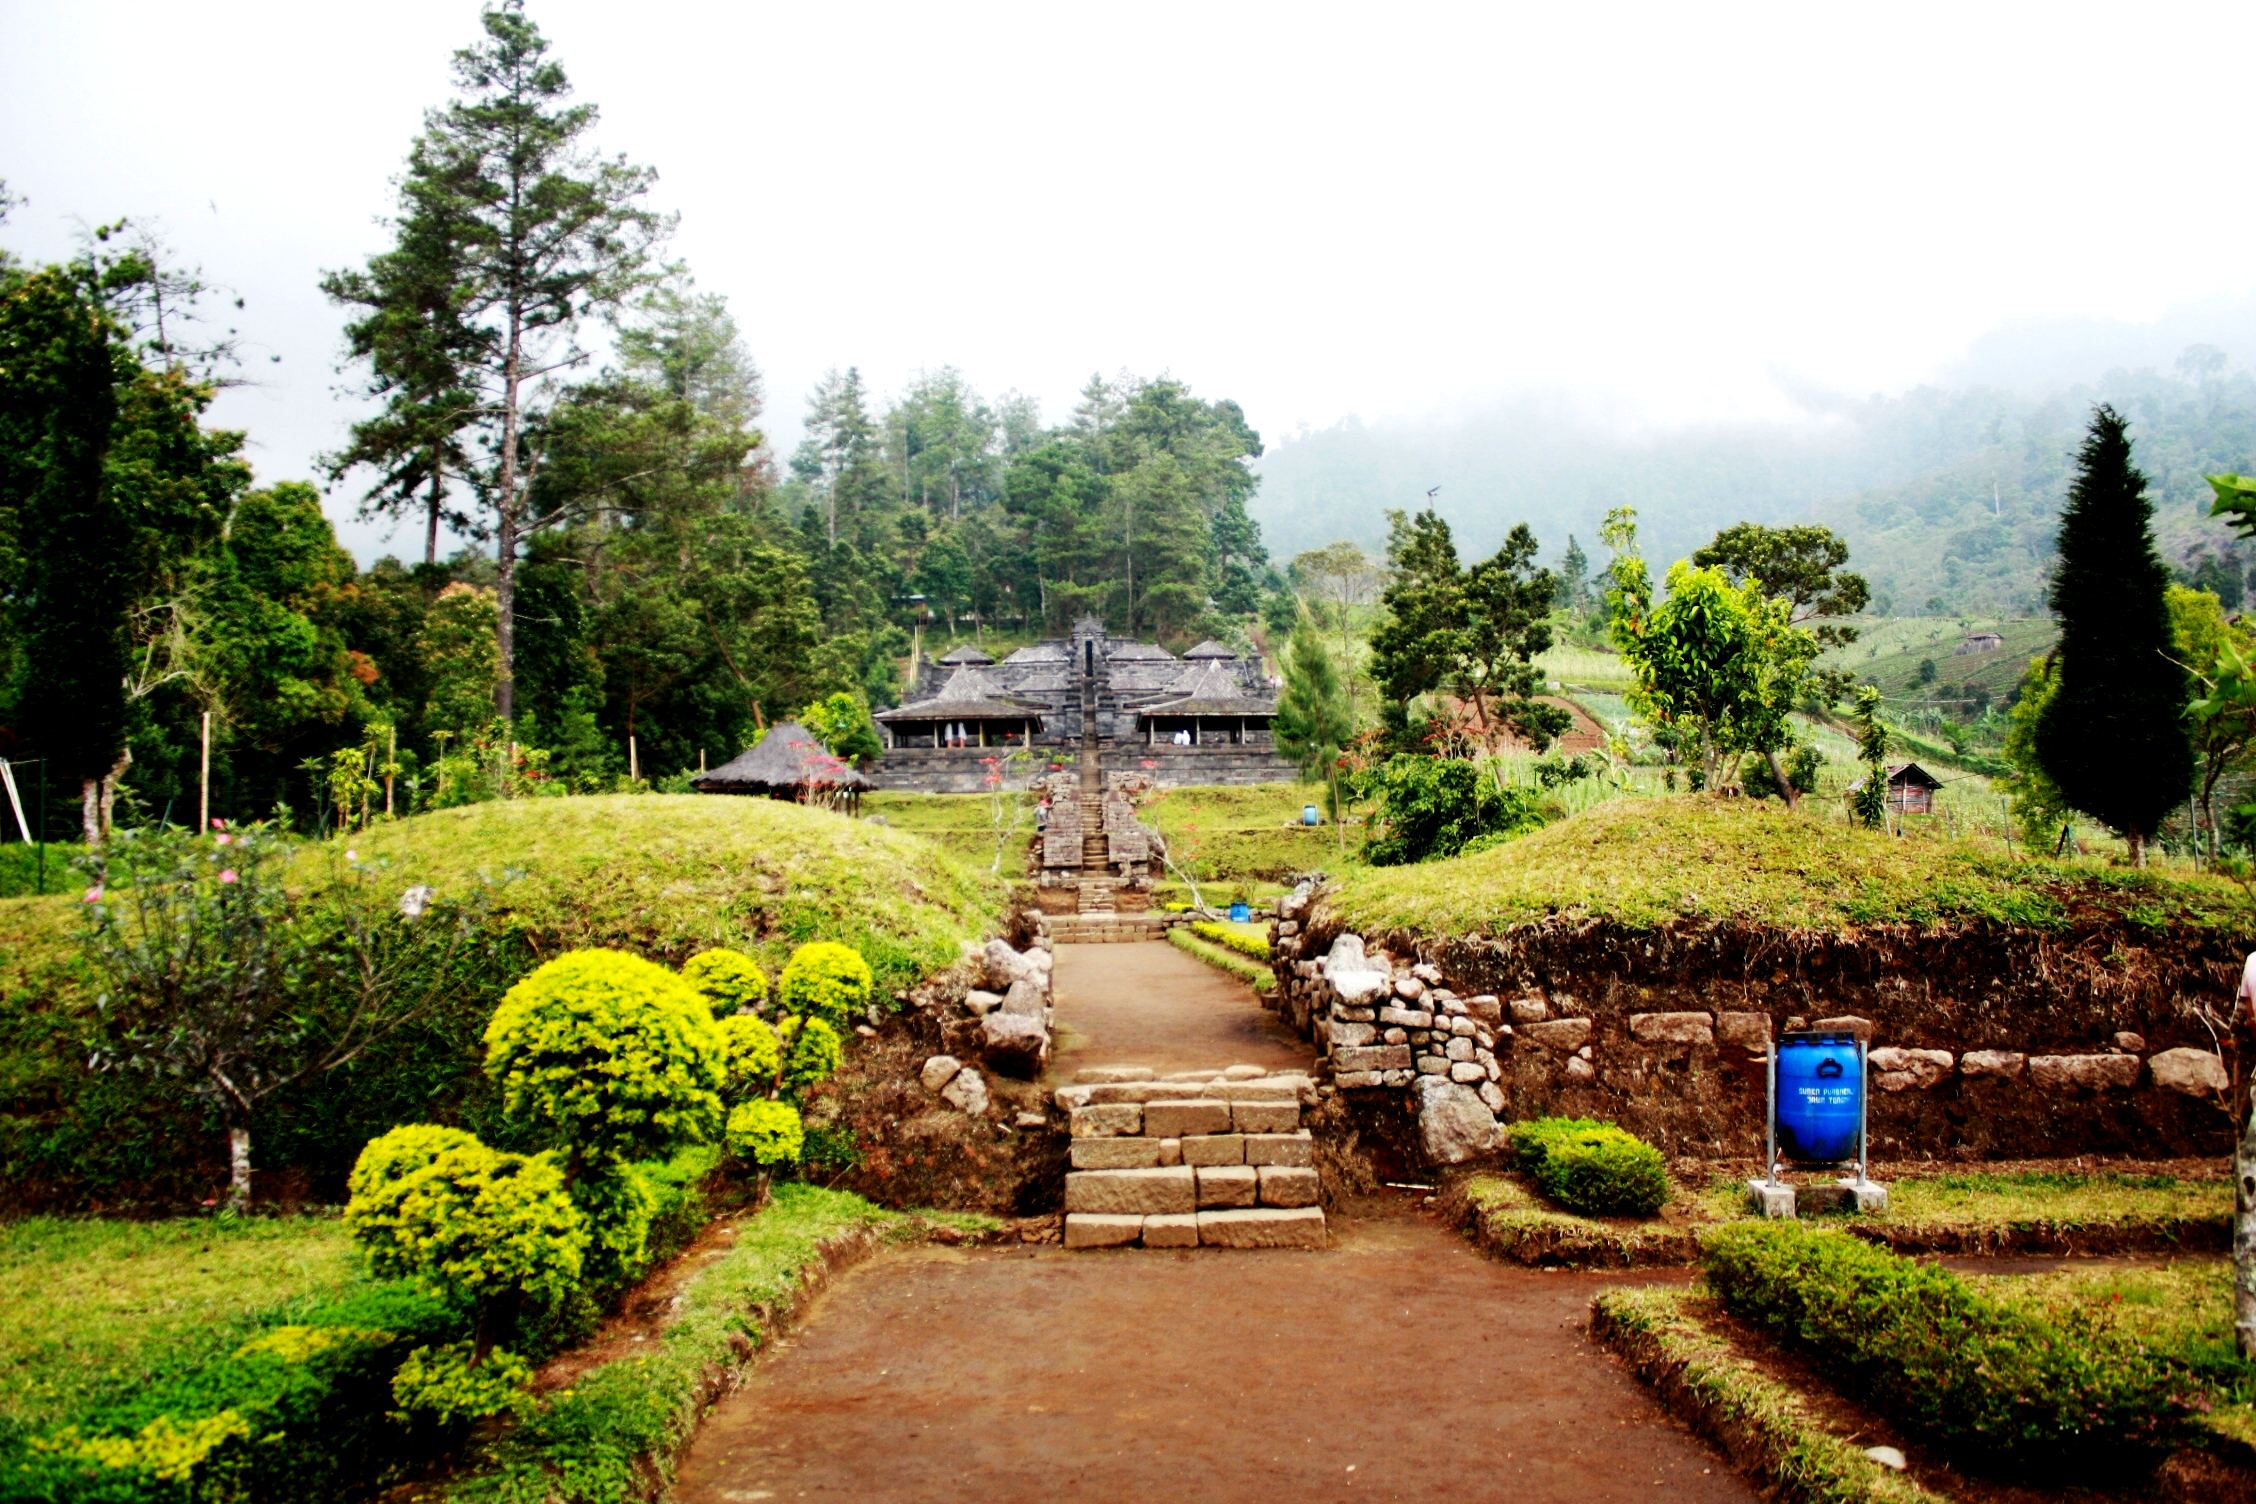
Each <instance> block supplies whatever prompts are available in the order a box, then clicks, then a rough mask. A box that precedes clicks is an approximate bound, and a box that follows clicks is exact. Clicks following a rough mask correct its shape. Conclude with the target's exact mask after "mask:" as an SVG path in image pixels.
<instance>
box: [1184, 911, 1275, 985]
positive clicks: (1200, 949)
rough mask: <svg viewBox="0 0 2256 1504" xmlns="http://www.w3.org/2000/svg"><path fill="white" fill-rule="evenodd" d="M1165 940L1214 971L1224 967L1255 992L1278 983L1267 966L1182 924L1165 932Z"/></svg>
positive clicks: (1224, 969)
mask: <svg viewBox="0 0 2256 1504" xmlns="http://www.w3.org/2000/svg"><path fill="white" fill-rule="evenodd" d="M1167 943H1168V944H1170V945H1172V946H1174V947H1175V948H1176V949H1177V950H1179V951H1182V952H1183V953H1184V954H1185V955H1189V956H1194V957H1196V958H1197V959H1199V960H1201V961H1204V962H1205V963H1206V964H1207V965H1209V966H1211V967H1213V968H1214V969H1215V970H1217V971H1226V972H1228V973H1229V974H1230V975H1231V976H1234V977H1236V978H1237V979H1238V980H1239V981H1241V982H1243V983H1245V984H1246V985H1247V986H1249V987H1251V988H1252V989H1253V990H1254V991H1256V992H1267V991H1268V990H1269V989H1270V988H1272V987H1274V986H1276V985H1277V978H1276V976H1275V974H1273V973H1272V972H1271V971H1270V970H1269V968H1268V967H1266V966H1264V965H1261V964H1260V963H1259V962H1256V961H1249V960H1247V959H1246V958H1245V957H1244V956H1241V955H1239V954H1238V953H1237V952H1235V951H1229V950H1224V949H1223V948H1222V947H1221V946H1219V945H1216V944H1214V943H1213V942H1212V941H1209V940H1201V939H1200V938H1199V937H1198V936H1196V935H1194V934H1192V933H1191V932H1190V930H1189V929H1187V928H1185V927H1184V926H1182V925H1176V926H1175V927H1174V928H1173V929H1171V930H1169V931H1168V932H1167Z"/></svg>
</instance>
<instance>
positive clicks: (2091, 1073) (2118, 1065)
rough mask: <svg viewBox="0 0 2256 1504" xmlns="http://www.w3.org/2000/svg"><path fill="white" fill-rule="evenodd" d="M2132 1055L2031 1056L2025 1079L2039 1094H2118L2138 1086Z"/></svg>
mask: <svg viewBox="0 0 2256 1504" xmlns="http://www.w3.org/2000/svg"><path fill="white" fill-rule="evenodd" d="M2139 1070H2140V1065H2139V1058H2138V1056H2136V1055H2031V1056H2030V1057H2029V1079H2030V1080H2031V1081H2033V1082H2035V1083H2036V1085H2037V1087H2038V1089H2039V1090H2042V1091H2066V1090H2070V1089H2077V1090H2082V1091H2120V1090H2123V1089H2124V1088H2126V1087H2132V1086H2136V1085H2138V1078H2139Z"/></svg>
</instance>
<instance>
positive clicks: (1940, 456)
mask: <svg viewBox="0 0 2256 1504" xmlns="http://www.w3.org/2000/svg"><path fill="white" fill-rule="evenodd" d="M2252 370H2256V302H2250V301H2245V300H2244V301H2238V302H2221V301H2220V302H2210V303H2204V304H2199V305H2194V306H2189V307H2185V308H2178V309H2173V310H2171V311H2169V312H2168V313H2166V314H2164V315H2163V316H2162V317H2160V318H2158V319H2156V320H2154V321H2153V322H2151V323H2147V324H2136V325H2133V324H2119V323H2109V322H2103V321H2097V320H2083V319H2078V320H2055V321H2024V322H2020V323H2016V324H2012V325H2008V326H2005V327H2001V328H1999V329H1998V330H1996V331H1994V332H1992V333H1990V334H1988V335H1985V336H1983V337H1982V338H1981V339H1979V340H1977V341H1975V342H1974V343H1973V345H1972V346H1971V347H1970V348H1969V349H1968V350H1967V352H1966V353H1965V355H1964V356H1963V357H1962V358H1960V359H1959V360H1957V361H1955V362H1952V363H1951V364H1950V365H1948V366H1947V367H1945V368H1944V369H1943V371H1942V373H1941V374H1940V376H1939V377H1938V380H1937V382H1936V383H1935V384H1934V385H1929V386H1921V387H1917V388H1914V389H1913V390H1910V391H1908V392H1904V393H1902V394H1899V395H1894V396H1863V397H1858V396H1849V395H1845V394H1841V393H1837V392H1828V391H1825V390H1822V389H1819V388H1816V387H1813V386H1810V385H1808V384H1806V383H1800V382H1796V381H1793V380H1792V379H1791V378H1786V377H1781V378H1779V382H1778V384H1779V387H1780V390H1781V391H1782V392H1783V393H1784V394H1785V395H1786V396H1787V397H1788V398H1789V399H1790V400H1791V403H1792V406H1793V409H1794V411H1795V413H1796V416H1794V417H1792V418H1789V419H1785V420H1781V421H1775V422H1759V423H1758V422H1740V423H1730V424H1722V423H1711V424H1700V425H1689V426H1678V427H1659V426H1652V425H1641V424H1639V423H1637V422H1635V421H1634V420H1626V419H1624V418H1623V417H1621V415H1619V414H1618V413H1615V412H1611V411H1608V410H1606V409H1603V408H1601V407H1598V406H1595V405H1592V404H1589V403H1585V402H1582V401H1578V400H1577V399H1575V398H1572V397H1568V396H1566V395H1563V394H1549V393H1529V394H1524V395H1520V396H1517V397H1513V398H1509V399H1504V400H1499V401H1496V402H1494V403H1491V404H1488V405H1485V406H1482V407H1479V408H1477V409H1472V410H1468V411H1465V412H1463V413H1460V414H1457V415H1453V416H1449V417H1444V418H1433V419H1427V420H1389V421H1383V422H1372V423H1364V422H1362V421H1360V420H1357V419H1354V418H1350V419H1347V420H1345V421H1343V422H1341V423H1338V424H1336V425H1334V426H1332V427H1329V428H1326V429H1321V430H1317V431H1313V432H1309V433H1305V434H1301V435H1296V436H1294V437H1292V438H1289V439H1286V440H1284V441H1282V442H1273V443H1272V444H1271V445H1270V447H1269V450H1268V453H1267V454H1266V456H1265V457H1264V458H1263V459H1262V461H1261V474H1262V486H1261V491H1260V493H1259V495H1258V496H1257V498H1256V501H1255V504H1254V513H1255V516H1256V517H1257V518H1258V520H1259V521H1260V522H1261V525H1262V528H1263V531H1264V533H1265V535H1266V537H1267V540H1268V542H1269V546H1270V549H1271V552H1272V553H1273V554H1275V555H1276V556H1277V557H1278V558H1280V559H1288V558H1290V557H1291V556H1292V555H1293V554H1294V553H1296V552H1298V551H1299V550H1301V549H1304V548H1309V547H1314V546H1317V545H1320V544H1323V543H1327V542H1330V541H1332V540H1333V539H1336V538H1349V539H1353V540H1355V541H1357V542H1359V543H1362V544H1364V545H1365V546H1367V547H1370V548H1372V549H1373V550H1374V551H1376V550H1377V549H1378V548H1380V547H1381V546H1382V545H1383V543H1384V540H1385V536H1386V520H1385V516H1384V512H1385V509H1387V508H1390V507H1405V508H1415V507H1418V506H1421V505H1423V504H1425V498H1426V495H1427V493H1428V491H1429V490H1435V488H1438V490H1437V491H1436V494H1435V495H1434V497H1433V504H1434V505H1435V506H1436V507H1437V508H1438V509H1439V510H1440V511H1441V513H1442V515H1443V516H1445V517H1447V518H1448V519H1449V520H1450V522H1451V523H1452V525H1453V526H1455V527H1456V529H1457V530H1458V534H1459V542H1460V547H1461V548H1462V549H1463V550H1465V551H1466V552H1468V553H1486V552H1488V551H1490V550H1492V549H1493V548H1494V547H1495V546H1496V545H1497V543H1498V542H1499V541H1500V540H1501V539H1502V537H1503V535H1504V533H1505V531H1506V530H1507V529H1508V528H1509V527H1510V526H1511V525H1512V524H1513V523H1515V522H1518V521H1523V520H1524V521H1526V522H1528V523H1530V524H1531V525H1532V526H1533V527H1534V528H1535V530H1536V533H1537V536H1538V537H1539V538H1541V539H1542V542H1543V546H1544V551H1545V555H1546V556H1547V557H1552V558H1555V557H1556V556H1557V555H1558V554H1559V553H1560V552H1562V551H1563V550H1564V549H1565V547H1566V542H1567V538H1568V536H1569V535H1570V534H1572V535H1573V536H1575V537H1576V538H1578V539H1579V540H1580V541H1581V542H1582V544H1583V546H1584V548H1585V549H1586V550H1590V551H1593V552H1594V553H1595V552H1596V548H1595V538H1596V534H1597V529H1598V523H1599V521H1600V519H1601V518H1603V517H1604V515H1605V513H1606V511H1607V510H1608V509H1609V508H1611V507H1614V506H1618V505H1622V504H1625V503H1626V504H1628V505H1631V506H1634V507H1636V508H1637V509H1638V512H1639V515H1640V517H1641V519H1642V522H1643V528H1644V541H1645V548H1646V552H1647V553H1648V554H1649V555H1650V556H1652V557H1654V558H1655V559H1657V560H1659V561H1661V562H1662V563H1663V564H1665V563H1666V562H1667V561H1668V560H1670V559H1674V558H1677V557H1680V556H1681V555H1683V554H1684V553H1686V552H1688V551H1690V550H1691V549H1692V548H1694V547H1696V546H1697V545H1698V544H1699V543H1701V542H1703V541H1705V540H1706V538H1708V537H1709V536H1710V535H1712V534H1713V533H1714V532H1715V530H1716V529H1717V528H1719V527H1722V526H1725V525H1727V524H1729V523H1732V522H1736V521H1740V520H1743V519H1744V520H1753V521H1763V522H1800V521H1811V522H1822V523H1824V524H1826V525H1828V526H1830V527H1833V528H1834V529H1836V530H1837V531H1839V532H1840V533H1842V534H1843V535H1844V536H1845V537H1846V538H1847V539H1848V540H1849V543H1850V546H1851V549H1852V551H1853V554H1854V558H1855V562H1856V564H1857V566H1858V567H1860V568H1862V569H1864V570H1865V571H1866V572H1867V573H1868V574H1869V575H1870V576H1871V579H1872V582H1873V586H1874V590H1875V592H1876V594H1877V595H1878V596H1879V597H1880V598H1881V601H1882V602H1883V603H1884V604H1885V605H1887V606H1888V607H1891V608H1892V609H1894V610H1897V611H1905V612H1912V611H1923V610H1928V609H1931V608H1932V605H1933V603H1936V602H1939V603H1940V604H1941V606H1942V607H1943V608H1945V609H1948V610H1952V611H1960V610H1966V611H1984V612H2000V613H2005V614H2028V613H2033V612H2037V611H2041V610H2042V609H2043V604H2042V601H2043V591H2044V583H2045V572H2046V568H2047V566H2048V563H2049V560H2050V557H2051V552H2052V532H2053V528H2054V526H2055V524H2056V520H2057V517H2058V513H2059V508H2060V503H2061V499H2062V495H2063V492H2064V490H2065V487H2066V484H2067V473H2068V463H2069V459H2070V456H2071V454H2072V453H2073V451H2074V448H2075V445H2076V443H2077V442H2078V440H2079V438H2080V437H2081V433H2082V428H2083V425H2084V422H2085V420H2086V418H2087V417H2088V415H2089V412H2090V408H2091V406H2092V404H2093V403H2095V402H2109V403H2112V404H2114V405H2115V406H2116V407H2118V408H2120V409H2121V410H2122V411H2123V412H2124V413H2125V414H2126V415H2127V416H2129V417H2130V418H2131V420H2132V425H2133V428H2132V432H2133V436H2134V440H2135V442H2136V444H2137V453H2138V458H2139V462H2140V464H2141V466H2142V467H2143V468H2144V469H2145V470H2146V472H2147V475H2148V477H2149V479H2150V480H2151V481H2152V483H2153V486H2152V495H2153V499H2154V502H2155V510H2156V531H2157V534H2158V535H2159V537H2160V539H2161V541H2162V546H2163V552H2164V554H2165V556H2166V557H2167V558H2169V559H2170V561H2171V562H2172V563H2173V564H2180V565H2184V564H2186V563H2187V561H2188V560H2189V558H2190V559H2192V560H2195V561H2198V560H2199V559H2200V558H2201V557H2202V556H2203V555H2202V551H2203V550H2210V551H2213V552H2215V553H2217V554H2219V555H2222V556H2226V557H2229V558H2230V559H2231V560H2232V564H2231V568H2232V570H2233V572H2234V574H2235V575H2236V577H2237V576H2238V574H2239V573H2240V571H2241V570H2243V569H2244V568H2245V566H2246V564H2247V562H2248V560H2247V559H2244V558H2241V557H2240V555H2239V553H2238V552H2235V551H2233V550H2232V544H2231V539H2230V535H2229V534H2228V533H2226V532H2225V530H2224V529H2223V528H2221V527H2220V526H2218V525H2217V524H2215V523H2213V522H2211V521H2209V519H2208V518H2207V516H2206V513H2207V511H2208V506H2209V500H2210V490H2209V487H2208V486H2207V484H2206V483H2205V482H2204V481H2203V479H2202V477H2203V475H2204V474H2207V473H2211V472H2215V471H2219V470H2238V471H2249V470H2256V377H2252V376H2251V374H2250V372H2251V371H2252Z"/></svg>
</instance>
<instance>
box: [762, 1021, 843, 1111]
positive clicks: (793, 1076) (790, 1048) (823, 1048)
mask: <svg viewBox="0 0 2256 1504" xmlns="http://www.w3.org/2000/svg"><path fill="white" fill-rule="evenodd" d="M776 1032H777V1036H778V1037H779V1038H780V1040H781V1041H782V1044H783V1071H782V1074H781V1076H780V1077H779V1078H778V1080H777V1090H778V1092H779V1093H780V1094H781V1095H783V1096H785V1097H793V1098H796V1097H803V1096H805V1095H806V1094H807V1091H808V1089H809V1088H811V1087H813V1086H816V1085H818V1084H820V1083H821V1082H824V1081H827V1080H829V1079H830V1078H831V1076H832V1074H833V1073H834V1072H836V1071H837V1069H838V1067H839V1065H840V1063H841V1062H843V1061H844V1060H845V1058H846V1045H845V1042H844V1041H843V1040H841V1039H840V1038H839V1036H838V1031H837V1030H836V1029H834V1028H832V1027H831V1026H830V1025H829V1024H827V1023H825V1022H823V1020H821V1019H819V1018H787V1019H785V1020H784V1021H783V1022H782V1024H781V1025H779V1026H778V1028H777V1031H776Z"/></svg>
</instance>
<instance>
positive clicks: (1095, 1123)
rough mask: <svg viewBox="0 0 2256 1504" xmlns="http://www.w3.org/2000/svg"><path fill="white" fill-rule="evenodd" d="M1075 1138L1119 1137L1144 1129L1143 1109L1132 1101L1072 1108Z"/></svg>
mask: <svg viewBox="0 0 2256 1504" xmlns="http://www.w3.org/2000/svg"><path fill="white" fill-rule="evenodd" d="M1071 1128H1072V1132H1073V1136H1074V1137H1075V1138H1121V1137H1125V1136H1128V1135H1130V1134H1137V1133H1141V1132H1143V1131H1144V1109H1143V1108H1142V1107H1141V1106H1139V1105H1138V1104H1136V1103H1134V1102H1106V1103H1102V1104H1100V1105H1098V1106H1094V1107H1080V1108H1076V1109H1074V1113H1073V1117H1072V1119H1071Z"/></svg>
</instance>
